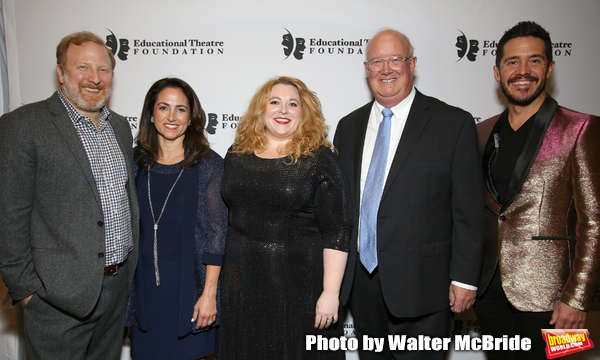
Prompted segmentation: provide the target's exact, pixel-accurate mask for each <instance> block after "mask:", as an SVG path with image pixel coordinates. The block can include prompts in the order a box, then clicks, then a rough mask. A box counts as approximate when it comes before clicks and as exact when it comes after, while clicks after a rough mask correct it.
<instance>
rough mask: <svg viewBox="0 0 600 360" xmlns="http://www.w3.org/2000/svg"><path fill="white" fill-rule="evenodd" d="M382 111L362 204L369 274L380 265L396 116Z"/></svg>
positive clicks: (362, 242) (363, 251)
mask: <svg viewBox="0 0 600 360" xmlns="http://www.w3.org/2000/svg"><path fill="white" fill-rule="evenodd" d="M381 113H382V114H383V120H382V121H381V123H380V124H379V129H378V130H377V138H376V139H375V147H374V148H373V155H372V156H371V163H370V164H369V172H368V173H367V181H366V182H365V188H364V190H363V196H362V204H361V206H360V240H359V241H360V262H362V264H363V265H364V266H365V268H366V269H367V271H369V273H372V272H373V270H375V268H376V267H377V213H378V212H379V202H380V201H381V194H382V193H383V183H384V181H383V180H384V178H385V167H386V164H387V158H388V149H389V147H390V129H391V126H392V115H394V113H393V112H392V110H390V109H383V111H382V112H381Z"/></svg>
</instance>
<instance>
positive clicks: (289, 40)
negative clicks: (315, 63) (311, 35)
mask: <svg viewBox="0 0 600 360" xmlns="http://www.w3.org/2000/svg"><path fill="white" fill-rule="evenodd" d="M284 29H285V28H284ZM285 31H287V33H285V34H283V37H282V38H283V40H282V41H281V45H282V46H283V55H285V59H287V58H288V57H290V55H292V54H293V55H294V57H295V58H296V59H297V60H302V58H303V57H304V50H305V49H306V45H305V43H306V41H305V40H304V38H301V37H299V38H294V37H293V36H292V34H291V33H290V31H289V30H288V29H285ZM285 59H284V60H285Z"/></svg>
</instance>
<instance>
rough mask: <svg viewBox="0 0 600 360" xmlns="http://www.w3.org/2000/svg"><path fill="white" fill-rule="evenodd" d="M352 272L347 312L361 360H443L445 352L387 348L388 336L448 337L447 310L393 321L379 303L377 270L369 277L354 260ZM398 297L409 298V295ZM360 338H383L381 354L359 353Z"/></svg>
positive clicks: (449, 320)
mask: <svg viewBox="0 0 600 360" xmlns="http://www.w3.org/2000/svg"><path fill="white" fill-rule="evenodd" d="M357 259H358V256H357ZM355 269H356V270H355V274H354V282H353V285H352V293H351V295H350V310H351V311H352V317H353V319H354V328H355V331H356V337H357V339H358V343H359V347H358V349H359V351H358V353H359V356H360V359H361V360H370V359H373V360H375V359H415V360H429V359H431V360H443V359H445V358H446V352H445V351H431V350H430V351H408V350H404V351H391V350H390V349H389V347H388V335H406V336H407V337H414V338H417V337H418V336H419V335H427V336H430V337H432V338H433V337H437V338H447V337H449V336H450V326H451V320H452V316H451V312H450V309H449V308H448V309H445V310H443V311H440V312H436V313H433V314H427V315H423V316H419V317H414V318H412V317H411V318H398V317H395V316H394V315H392V314H391V313H390V311H389V310H388V308H387V306H386V304H385V301H384V299H383V294H382V292H381V284H380V282H379V271H378V269H377V268H376V269H375V271H373V273H372V274H369V273H368V272H367V270H366V269H365V268H364V266H363V265H362V264H361V263H360V260H357V263H356V267H355ZM398 281H402V279H398ZM402 296H411V294H410V293H409V294H404V295H402ZM363 335H368V336H369V337H376V338H384V339H385V346H384V349H383V351H382V352H375V351H365V350H363V343H362V338H363Z"/></svg>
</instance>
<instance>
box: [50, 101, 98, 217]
mask: <svg viewBox="0 0 600 360" xmlns="http://www.w3.org/2000/svg"><path fill="white" fill-rule="evenodd" d="M48 108H49V110H50V112H51V113H52V115H53V116H51V120H52V122H53V123H54V125H55V126H56V129H57V130H58V132H59V133H60V134H61V136H62V139H63V141H64V142H65V143H66V144H67V147H68V148H69V150H70V151H71V154H72V155H73V157H74V158H75V161H76V162H77V164H78V165H79V168H80V169H81V171H82V172H83V174H84V175H85V178H86V179H87V181H88V184H89V186H90V188H91V189H92V191H93V193H94V196H95V197H96V201H97V202H98V206H100V207H102V205H101V202H100V194H99V193H98V188H97V186H96V180H95V179H94V174H93V173H92V167H91V165H90V161H89V159H88V157H87V154H86V152H85V149H84V148H83V145H82V143H81V139H80V138H79V135H78V134H77V130H76V129H75V127H74V126H73V123H72V122H71V119H70V118H69V114H68V113H67V110H66V109H65V106H64V105H63V104H62V102H61V101H60V99H59V97H58V93H55V94H54V95H53V96H52V97H50V98H49V99H48Z"/></svg>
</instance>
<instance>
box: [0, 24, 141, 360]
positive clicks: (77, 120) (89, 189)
mask: <svg viewBox="0 0 600 360" xmlns="http://www.w3.org/2000/svg"><path fill="white" fill-rule="evenodd" d="M56 57H57V64H58V65H57V72H58V80H59V81H60V84H61V86H60V89H59V90H58V91H57V92H56V93H54V94H53V95H52V96H51V97H50V98H48V99H47V100H45V101H40V102H37V103H34V104H29V105H25V106H23V107H21V108H19V109H17V110H15V111H13V112H10V113H8V114H5V115H4V116H2V117H1V118H0V169H2V170H1V171H0V189H2V191H1V193H0V213H2V216H0V273H1V274H2V279H3V280H4V282H5V284H6V285H7V287H8V289H9V296H10V297H11V298H12V300H13V302H15V303H17V302H20V303H21V304H22V305H23V308H24V310H23V323H24V330H25V339H24V342H25V349H26V354H27V359H28V360H32V359H60V360H64V359H119V358H120V353H121V340H122V335H123V317H124V311H125V306H126V302H127V296H128V292H129V284H130V282H131V279H132V276H133V271H134V268H135V265H136V262H137V238H138V222H139V211H138V207H137V198H136V193H135V188H134V180H133V172H132V166H133V164H132V156H131V146H132V137H131V130H130V128H129V125H128V123H127V121H126V120H125V119H124V118H123V117H122V116H120V115H118V114H116V113H114V112H112V111H110V110H108V108H107V107H106V106H105V103H106V101H107V99H108V97H109V96H110V92H111V87H112V78H113V70H114V67H115V59H114V57H113V55H112V54H111V52H110V51H109V50H108V49H107V48H106V46H105V45H104V43H103V41H102V39H100V38H99V37H98V36H96V35H94V34H92V33H89V32H80V33H75V34H71V35H68V36H66V37H65V38H64V39H62V41H61V42H60V43H59V45H58V47H57V50H56Z"/></svg>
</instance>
